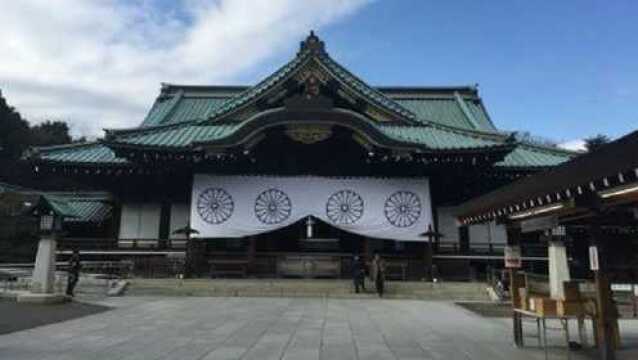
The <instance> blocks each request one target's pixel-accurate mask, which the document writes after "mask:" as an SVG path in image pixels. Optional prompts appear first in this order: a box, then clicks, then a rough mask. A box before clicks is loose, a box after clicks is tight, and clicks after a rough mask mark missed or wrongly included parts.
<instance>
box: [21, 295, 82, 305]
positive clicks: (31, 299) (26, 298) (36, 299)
mask: <svg viewBox="0 0 638 360" xmlns="http://www.w3.org/2000/svg"><path fill="white" fill-rule="evenodd" d="M16 300H17V301H18V302H19V303H30V304H61V303H65V302H68V301H71V297H70V296H66V295H62V294H35V293H26V294H20V295H18V297H17V298H16Z"/></svg>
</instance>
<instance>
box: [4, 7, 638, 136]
mask: <svg viewBox="0 0 638 360" xmlns="http://www.w3.org/2000/svg"><path fill="white" fill-rule="evenodd" d="M59 1H62V2H66V3H68V4H67V5H65V6H64V7H65V8H67V9H69V10H70V11H69V12H59V11H57V10H56V8H59V7H60V4H59V3H56V5H51V4H48V2H46V1H37V0H24V1H21V2H15V4H13V3H9V4H8V8H7V9H5V11H3V13H4V15H3V14H0V21H2V23H3V24H5V25H3V26H4V31H3V33H2V34H0V51H2V52H3V53H9V54H11V55H10V56H9V57H2V58H0V88H2V90H3V93H5V96H7V97H8V98H9V100H10V101H11V102H12V103H13V104H15V105H16V106H17V107H18V108H19V109H20V110H21V111H22V112H23V113H25V114H26V115H27V116H28V118H29V119H31V120H34V121H39V120H41V119H44V118H51V117H53V118H55V117H58V118H62V119H67V120H69V121H70V122H71V123H72V125H73V129H74V131H75V132H76V133H79V134H88V135H95V136H99V135H100V133H101V129H102V128H108V127H131V126H135V125H136V124H137V123H139V122H140V121H141V119H142V118H143V115H144V113H145V112H146V111H147V110H148V108H149V107H150V105H151V103H152V101H153V98H154V97H155V96H157V93H158V90H159V83H160V82H175V83H198V84H202V83H208V84H212V83H215V84H253V83H255V82H257V81H259V80H260V79H261V78H262V77H264V76H267V75H268V74H269V73H270V72H272V71H274V70H275V69H276V68H277V67H279V66H280V65H282V64H283V63H284V62H286V61H288V60H289V59H290V58H291V57H292V56H294V54H295V52H296V50H297V47H298V43H299V41H300V40H301V39H303V37H305V35H306V34H307V32H308V31H309V30H310V29H313V28H314V29H316V30H317V32H318V34H319V36H320V37H322V38H323V40H324V41H325V42H326V44H327V48H328V51H329V52H330V54H331V55H332V56H333V58H335V59H336V60H337V61H339V62H341V63H342V64H344V65H345V66H346V67H348V68H349V69H350V70H351V71H353V72H354V73H356V74H357V75H359V76H360V77H361V78H363V79H364V80H366V81H368V82H369V83H371V84H373V85H416V86H431V85H467V84H474V83H478V84H479V88H480V93H481V95H482V97H483V100H484V102H485V104H486V106H487V108H488V111H489V113H490V115H491V116H492V119H493V120H494V122H495V123H496V125H497V126H498V127H500V128H502V129H504V130H518V131H529V132H531V133H532V134H534V135H538V136H542V137H547V138H550V139H553V140H556V141H567V140H573V139H580V138H584V137H587V136H591V135H594V134H597V133H604V134H608V135H610V136H612V137H617V136H620V135H622V134H625V133H627V132H630V131H632V130H634V129H636V128H638V111H637V110H636V106H635V105H634V104H637V103H638V61H637V59H638V46H636V45H635V44H636V42H637V41H636V36H637V35H638V2H636V1H630V0H624V1H623V0H613V1H593V0H561V1H549V0H547V1H519V0H508V1H506V0H502V1H501V0H499V1H497V0H493V1H476V0H466V1H440V0H436V1H434V0H392V1H390V0H377V1H368V0H305V1H298V0H268V1H258V0H246V1H242V0H217V1H206V0H188V1H186V0H185V1H181V2H167V1H146V2H141V3H130V2H118V3H111V5H108V3H105V2H101V1H97V0H82V1H79V0H59ZM26 2H29V3H30V4H28V6H27V5H24V4H25V3H26ZM105 4H107V5H105ZM113 4H116V5H113ZM167 4H170V5H167ZM3 16H4V17H3ZM96 18H108V19H109V22H95V20H94V19H96ZM36 22H37V24H38V26H33V24H34V23H36ZM3 36H5V37H6V38H3ZM58 43H59V45H58V47H56V46H55V45H56V44H58ZM7 44H8V45H7ZM33 59H46V61H44V60H40V61H38V62H36V61H34V60H33Z"/></svg>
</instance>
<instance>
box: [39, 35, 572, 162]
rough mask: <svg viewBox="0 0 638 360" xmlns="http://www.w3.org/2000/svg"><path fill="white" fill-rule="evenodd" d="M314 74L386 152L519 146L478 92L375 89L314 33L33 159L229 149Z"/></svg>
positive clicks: (517, 157)
mask: <svg viewBox="0 0 638 360" xmlns="http://www.w3.org/2000/svg"><path fill="white" fill-rule="evenodd" d="M309 76H312V77H315V76H316V77H318V78H319V81H323V82H325V84H324V83H322V84H324V85H325V86H324V88H325V89H327V90H326V91H327V92H329V93H330V94H329V95H330V96H335V97H339V99H342V100H343V99H345V100H344V101H346V103H348V102H349V104H353V105H352V110H353V111H355V112H361V113H362V114H361V115H362V116H361V119H363V120H362V122H363V123H364V124H363V125H362V126H364V127H365V128H366V129H368V130H370V131H372V132H374V134H375V136H377V137H379V138H380V140H383V141H382V142H383V144H385V145H387V146H390V147H393V148H394V146H395V145H400V146H399V147H401V148H403V147H409V148H415V147H416V148H417V149H418V150H419V151H453V150H458V151H468V150H472V149H473V150H478V151H491V150H498V151H501V152H502V153H507V151H510V150H511V149H513V148H514V145H515V144H514V143H512V142H511V141H510V142H507V141H506V140H507V138H508V135H509V134H507V133H503V132H499V131H498V130H497V129H496V127H495V126H494V124H493V123H492V121H491V119H490V117H489V115H488V113H487V111H486V110H485V107H484V105H483V103H482V100H481V98H480V97H479V94H478V88H477V86H475V85H474V86H453V87H442V86H439V87H373V86H370V85H368V84H366V83H365V82H364V81H362V80H361V79H359V78H358V77H357V76H355V75H354V74H352V73H351V72H350V71H348V70H347V69H346V68H344V67H343V66H341V65H340V64H338V63H337V62H336V61H334V60H333V59H332V58H331V57H330V56H329V55H328V53H327V52H326V51H325V48H324V44H323V42H322V41H321V40H319V38H318V37H317V36H316V35H314V34H313V33H311V34H310V36H308V37H307V38H306V40H305V41H303V42H302V44H301V48H300V50H299V52H298V53H297V55H296V56H295V57H294V58H293V59H292V60H291V61H290V62H288V63H287V64H286V65H284V66H283V67H281V68H280V69H279V70H277V71H275V72H274V73H273V74H272V75H270V76H268V77H267V78H266V79H264V80H263V81H261V82H259V83H258V84H257V85H255V86H251V87H247V86H198V85H176V84H162V89H161V93H160V95H159V96H158V98H157V99H156V100H155V103H154V104H153V106H152V108H151V109H150V111H149V113H148V114H147V116H146V118H145V119H144V121H143V122H142V124H141V125H140V126H139V127H136V128H130V129H117V130H107V136H106V139H105V140H101V141H98V142H94V143H85V144H76V145H68V146H60V147H48V148H39V149H36V150H35V151H34V152H33V153H32V154H30V156H29V158H31V159H34V160H36V161H41V162H46V163H52V164H60V165H63V164H69V165H74V166H85V165H86V166H91V165H102V166H117V167H122V166H134V165H135V164H134V163H133V162H131V161H129V160H127V159H124V158H120V157H117V156H116V150H117V149H118V148H129V147H135V148H137V149H141V150H143V151H146V150H148V151H154V152H155V151H180V152H182V151H184V152H190V151H196V150H197V145H198V144H200V145H201V144H218V145H220V144H221V145H224V144H226V145H224V146H227V144H229V143H232V142H231V140H232V139H235V138H237V137H240V136H243V135H242V134H245V133H247V132H246V131H244V132H242V131H243V130H246V128H247V126H248V125H251V126H254V124H249V120H250V119H252V118H255V117H259V116H255V115H261V114H263V113H265V112H266V111H264V108H266V109H267V111H270V110H276V109H273V108H271V106H272V107H275V105H273V103H274V102H276V101H279V103H278V104H280V105H278V106H281V102H282V101H283V100H282V97H284V98H285V96H293V95H290V94H288V92H291V93H292V94H295V93H294V91H298V89H299V86H304V87H307V84H306V83H304V82H303V81H304V79H306V80H307V79H308V77H309ZM291 89H296V90H294V91H293V90H291ZM306 90H307V89H306ZM328 90H329V91H328ZM304 91H305V90H304ZM282 94H283V95H282ZM295 96H299V95H295ZM362 103H363V104H364V105H363V106H362V105H361V104H362ZM264 104H266V105H264ZM284 107H285V102H284ZM345 110H347V111H350V108H349V109H345ZM357 114H358V113H357ZM257 120H261V118H258V119H257ZM368 120H369V121H368ZM235 140H236V139H235ZM507 149H509V150H507ZM117 153H118V154H120V152H117ZM572 155H573V154H571V153H566V152H560V151H554V150H551V149H544V148H540V147H534V146H527V145H521V146H518V147H517V148H516V149H515V150H514V151H513V152H511V153H510V154H509V155H507V157H505V159H504V160H503V161H501V162H500V163H498V164H497V166H499V167H500V168H526V167H531V168H536V167H545V166H553V165H555V164H558V163H560V162H562V161H565V160H567V159H569V158H570V157H571V156H572Z"/></svg>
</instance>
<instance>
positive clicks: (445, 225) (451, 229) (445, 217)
mask: <svg viewBox="0 0 638 360" xmlns="http://www.w3.org/2000/svg"><path fill="white" fill-rule="evenodd" d="M455 209H456V208H454V207H451V206H449V207H438V208H436V214H437V225H438V230H439V232H440V233H441V234H443V237H442V238H441V239H440V242H441V243H458V242H459V229H458V227H457V224H456V218H455V217H454V212H455Z"/></svg>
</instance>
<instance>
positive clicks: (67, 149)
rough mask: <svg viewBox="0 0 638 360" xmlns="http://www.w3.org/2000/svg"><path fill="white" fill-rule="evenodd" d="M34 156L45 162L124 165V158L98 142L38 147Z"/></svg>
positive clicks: (125, 161) (125, 162)
mask: <svg viewBox="0 0 638 360" xmlns="http://www.w3.org/2000/svg"><path fill="white" fill-rule="evenodd" d="M33 156H35V157H36V158H37V159H39V160H45V161H47V162H59V163H74V164H78V165H80V164H113V165H125V164H127V163H128V161H127V160H126V159H122V158H118V157H116V156H115V153H114V152H113V150H111V149H109V148H108V147H107V146H105V145H103V144H100V143H95V142H93V143H83V144H72V145H61V146H51V147H43V148H39V149H37V151H36V154H35V155H32V157H33Z"/></svg>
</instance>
